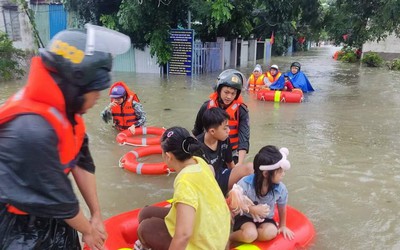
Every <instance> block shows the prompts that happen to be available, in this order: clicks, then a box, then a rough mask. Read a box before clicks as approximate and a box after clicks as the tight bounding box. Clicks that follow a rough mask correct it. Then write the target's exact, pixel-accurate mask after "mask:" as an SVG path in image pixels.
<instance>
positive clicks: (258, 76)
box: [247, 64, 268, 92]
mask: <svg viewBox="0 0 400 250" xmlns="http://www.w3.org/2000/svg"><path fill="white" fill-rule="evenodd" d="M267 82H268V79H267V78H266V77H265V75H264V74H263V71H262V68H261V65H260V64H257V65H256V66H255V67H254V70H253V73H252V74H251V76H250V77H249V80H248V81H247V90H249V91H250V92H257V91H259V90H260V89H262V88H263V87H264V86H266V84H267Z"/></svg>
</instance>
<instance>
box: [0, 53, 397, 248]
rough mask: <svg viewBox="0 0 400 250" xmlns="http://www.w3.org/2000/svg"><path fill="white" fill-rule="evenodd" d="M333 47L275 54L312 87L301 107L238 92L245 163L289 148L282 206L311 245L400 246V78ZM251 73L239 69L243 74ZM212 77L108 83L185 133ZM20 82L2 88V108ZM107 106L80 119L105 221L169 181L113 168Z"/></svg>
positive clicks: (144, 77) (158, 195)
mask: <svg viewBox="0 0 400 250" xmlns="http://www.w3.org/2000/svg"><path fill="white" fill-rule="evenodd" d="M335 49H336V48H331V47H322V48H313V49H312V50H311V51H310V52H307V53H304V54H301V55H297V56H294V57H279V58H274V60H273V63H274V64H278V65H279V67H280V68H281V69H289V66H290V64H291V62H292V61H299V62H300V63H301V64H302V70H303V71H304V72H305V73H306V75H307V76H308V77H309V79H310V81H311V83H312V84H313V86H314V88H315V89H316V91H315V92H314V93H311V94H306V96H305V102H304V103H301V104H288V103H271V102H261V101H257V100H255V98H254V97H253V96H251V95H248V94H247V93H245V94H244V99H245V101H246V103H247V105H248V107H249V110H250V123H251V147H250V152H249V155H248V160H249V161H251V160H252V159H253V157H254V155H255V154H256V153H257V151H258V149H260V148H261V147H262V146H264V145H266V144H274V145H277V146H285V147H288V148H289V150H290V155H289V159H290V160H291V163H292V169H291V170H290V171H289V172H287V175H286V177H285V179H284V182H285V183H286V185H287V187H288V189H289V194H290V198H289V204H290V205H292V206H294V207H296V208H298V209H299V210H301V211H302V212H304V213H305V214H306V215H307V216H308V217H309V218H310V219H311V221H312V222H313V223H314V225H315V228H316V232H317V237H316V241H315V243H314V246H313V247H312V248H313V249H399V248H400V241H399V239H398V236H399V235H400V226H399V225H400V212H399V211H400V200H399V199H398V195H397V192H398V190H399V183H400V169H399V165H400V156H399V152H400V151H399V146H400V142H399V140H398V134H399V132H398V119H397V117H399V116H400V108H399V107H400V98H399V91H400V87H399V86H398V83H397V81H396V79H398V78H399V77H400V73H399V72H393V71H387V70H386V69H373V68H366V67H362V66H360V65H358V64H347V63H340V62H337V61H334V60H332V58H331V56H332V54H333V52H334V50H335ZM253 67H254V65H250V66H249V67H248V68H242V69H240V70H242V71H243V72H244V73H246V74H247V75H249V74H250V73H251V71H252V69H253ZM264 70H266V67H265V66H264ZM283 71H285V70H283ZM217 75H218V73H214V74H209V75H202V76H199V77H193V78H192V79H191V78H188V77H183V76H171V77H169V79H164V78H160V77H159V76H158V75H153V74H127V73H118V74H115V75H114V77H113V79H114V80H123V81H126V82H127V84H128V85H129V86H130V87H133V89H134V90H135V91H136V92H137V94H138V95H139V98H140V100H141V101H142V103H143V106H144V109H145V111H146V112H147V116H148V123H147V125H148V126H164V127H170V126H174V125H180V126H183V127H185V128H187V129H192V127H193V123H194V119H195V116H196V114H197V111H198V109H199V107H200V106H201V104H202V103H203V102H204V101H205V100H206V99H207V97H208V95H209V94H210V93H211V86H212V84H213V83H214V82H215V79H216V76H217ZM21 85H22V82H18V84H17V85H15V83H0V87H1V89H2V91H0V103H2V102H4V100H5V99H6V97H8V96H9V95H10V94H12V93H13V92H14V91H15V90H16V89H18V88H19V87H20V86H21ZM107 102H108V98H107V96H106V93H105V92H104V93H103V96H102V98H101V100H99V102H98V104H97V105H96V106H95V108H94V109H93V110H91V111H90V112H89V113H88V114H86V115H85V116H86V120H87V127H88V133H89V135H90V140H91V149H92V154H93V155H94V159H95V162H96V163H97V173H96V174H97V178H98V179H97V180H98V183H97V184H98V190H99V198H100V202H101V206H102V209H103V214H104V217H105V218H108V217H110V216H112V215H114V214H117V213H121V212H123V211H126V210H130V209H133V208H137V207H141V206H144V205H146V204H152V203H155V202H157V201H160V200H164V199H168V198H170V197H171V195H172V191H173V190H172V186H173V180H174V176H175V175H174V174H171V175H170V176H140V175H136V174H133V173H129V172H126V171H124V170H122V169H120V168H119V167H118V160H119V158H120V157H121V156H122V155H123V154H124V153H126V152H128V151H129V150H130V149H132V148H131V147H129V146H119V145H117V143H116V142H115V136H116V134H117V132H116V131H114V130H113V129H112V128H111V127H110V126H109V125H107V124H104V123H103V121H102V120H101V119H100V116H99V113H100V111H101V110H102V109H103V107H104V106H105V105H106V104H107ZM146 159H148V160H152V161H153V160H160V159H161V157H159V156H150V158H144V160H146Z"/></svg>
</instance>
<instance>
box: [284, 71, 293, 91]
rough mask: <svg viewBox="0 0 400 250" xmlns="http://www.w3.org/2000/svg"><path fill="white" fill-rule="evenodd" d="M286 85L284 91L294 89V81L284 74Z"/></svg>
mask: <svg viewBox="0 0 400 250" xmlns="http://www.w3.org/2000/svg"><path fill="white" fill-rule="evenodd" d="M284 79H285V85H284V86H283V91H292V90H293V89H294V87H293V84H292V81H290V77H289V76H288V75H286V74H285V75H284Z"/></svg>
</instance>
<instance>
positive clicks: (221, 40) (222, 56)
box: [217, 37, 230, 69]
mask: <svg viewBox="0 0 400 250" xmlns="http://www.w3.org/2000/svg"><path fill="white" fill-rule="evenodd" d="M217 43H218V47H219V48H220V51H221V52H220V55H219V61H220V65H219V69H224V67H225V65H224V62H225V60H224V59H225V53H226V52H225V46H224V44H225V37H217ZM229 53H230V51H229Z"/></svg>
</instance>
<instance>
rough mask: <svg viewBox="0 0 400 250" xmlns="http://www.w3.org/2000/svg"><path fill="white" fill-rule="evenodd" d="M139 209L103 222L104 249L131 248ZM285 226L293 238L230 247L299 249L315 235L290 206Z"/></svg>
mask: <svg viewBox="0 0 400 250" xmlns="http://www.w3.org/2000/svg"><path fill="white" fill-rule="evenodd" d="M167 205H169V203H168V201H164V202H160V203H157V204H155V206H167ZM139 211H140V209H135V210H132V211H129V212H125V213H122V214H119V215H116V216H114V217H111V218H109V219H107V220H106V221H105V222H104V224H105V227H106V230H107V233H108V239H107V241H106V242H105V249H108V250H122V249H124V248H126V249H132V247H133V244H134V243H135V241H136V240H137V235H136V230H137V228H138V220H137V216H138V214H139ZM274 219H275V220H276V221H279V218H278V215H277V213H276V214H275V217H274ZM287 226H288V228H290V229H291V230H292V231H293V232H294V234H295V237H294V239H293V240H287V239H285V238H284V237H283V236H282V234H280V235H278V236H277V237H276V238H275V239H273V240H271V241H267V242H258V241H256V242H253V243H251V244H241V245H238V246H236V247H233V248H231V249H236V250H242V249H243V250H245V249H249V250H257V249H275V250H289V249H299V248H300V249H301V248H306V247H307V246H308V245H309V244H310V243H311V242H312V240H313V238H314V236H315V231H314V226H313V225H312V223H311V222H310V221H309V220H308V218H307V217H306V216H305V215H304V214H302V213H301V212H299V211H298V210H296V209H294V208H293V207H290V206H288V207H287Z"/></svg>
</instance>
